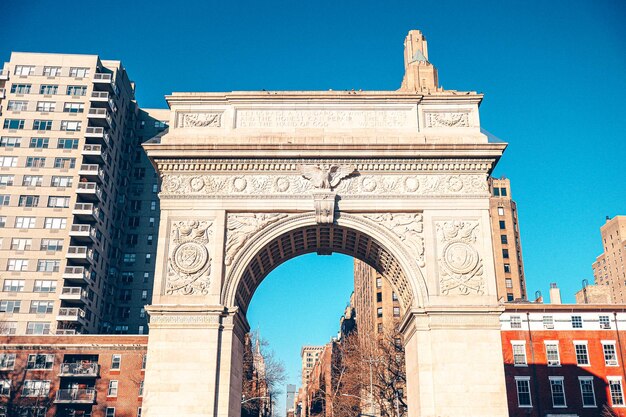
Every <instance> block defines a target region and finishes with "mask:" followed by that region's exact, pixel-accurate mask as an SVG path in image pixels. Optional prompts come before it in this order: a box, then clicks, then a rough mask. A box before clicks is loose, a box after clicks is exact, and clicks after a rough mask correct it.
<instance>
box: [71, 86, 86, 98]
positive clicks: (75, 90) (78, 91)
mask: <svg viewBox="0 0 626 417" xmlns="http://www.w3.org/2000/svg"><path fill="white" fill-rule="evenodd" d="M85 94H87V87H86V86H84V85H68V86H67V95H68V96H84V95H85Z"/></svg>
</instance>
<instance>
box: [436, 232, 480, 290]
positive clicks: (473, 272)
mask: <svg viewBox="0 0 626 417" xmlns="http://www.w3.org/2000/svg"><path fill="white" fill-rule="evenodd" d="M435 230H436V233H437V246H438V253H437V260H438V262H439V289H440V291H441V294H443V295H470V294H473V295H483V294H484V292H485V288H484V287H485V279H484V277H483V259H482V256H481V254H480V252H479V249H478V246H479V245H478V244H477V242H478V236H479V222H478V221H468V220H465V221H461V220H450V221H437V222H435Z"/></svg>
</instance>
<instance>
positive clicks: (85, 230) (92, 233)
mask: <svg viewBox="0 0 626 417" xmlns="http://www.w3.org/2000/svg"><path fill="white" fill-rule="evenodd" d="M69 234H70V236H71V237H73V238H75V239H76V240H78V241H80V242H94V241H95V240H96V228H95V227H94V226H91V225H88V224H73V225H72V226H71V227H70V233H69Z"/></svg>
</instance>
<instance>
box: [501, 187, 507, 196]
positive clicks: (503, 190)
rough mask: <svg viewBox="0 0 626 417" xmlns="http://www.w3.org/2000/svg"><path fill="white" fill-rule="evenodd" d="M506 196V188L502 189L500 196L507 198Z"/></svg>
mask: <svg viewBox="0 0 626 417" xmlns="http://www.w3.org/2000/svg"><path fill="white" fill-rule="evenodd" d="M506 194H507V193H506V188H504V187H500V195H501V196H502V197H506Z"/></svg>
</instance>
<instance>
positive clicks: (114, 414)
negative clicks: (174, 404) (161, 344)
mask: <svg viewBox="0 0 626 417" xmlns="http://www.w3.org/2000/svg"><path fill="white" fill-rule="evenodd" d="M147 342H148V337H147V336H128V335H118V336H114V335H82V336H8V337H1V338H0V417H9V416H10V417H53V416H54V417H136V416H137V417H140V416H141V401H142V396H143V374H144V368H145V361H146V345H147Z"/></svg>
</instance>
